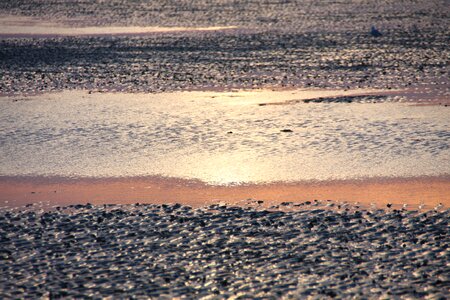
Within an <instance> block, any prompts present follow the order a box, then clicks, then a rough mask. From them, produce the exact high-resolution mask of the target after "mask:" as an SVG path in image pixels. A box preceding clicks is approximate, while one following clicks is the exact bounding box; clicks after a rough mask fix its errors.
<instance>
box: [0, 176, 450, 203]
mask: <svg viewBox="0 0 450 300" xmlns="http://www.w3.org/2000/svg"><path fill="white" fill-rule="evenodd" d="M449 190H450V178H449V177H448V176H447V177H445V176H444V177H422V178H420V177H419V178H389V179H388V178H378V179H375V178H374V179H365V180H336V181H321V182H297V183H284V182H281V183H268V184H244V185H226V186H220V185H209V184H205V183H203V182H201V181H193V180H183V179H175V178H160V177H135V178H103V179H98V178H97V179H95V178H61V177H0V203H1V205H2V206H12V207H14V206H22V205H25V204H29V203H39V202H41V201H42V202H46V203H47V204H48V205H67V204H75V203H92V204H105V203H117V204H128V203H136V202H139V203H153V204H162V203H182V204H185V205H191V206H194V207H199V206H203V205H209V204H212V203H220V202H223V203H227V204H232V205H246V204H248V202H249V200H248V199H253V200H264V203H263V204H262V205H263V206H265V207H269V206H271V205H276V204H279V203H281V202H285V201H293V202H304V201H313V200H315V199H317V200H322V201H325V200H329V199H331V200H334V201H338V202H349V203H352V204H354V203H355V202H359V203H360V205H362V206H364V205H366V206H369V205H371V204H372V203H373V204H376V205H377V206H379V207H381V206H385V205H386V204H387V203H392V204H394V207H395V206H402V205H403V204H408V207H410V208H417V207H418V206H419V205H421V204H422V205H425V208H427V207H428V208H433V207H434V206H436V205H439V204H442V205H444V206H445V207H448V206H450V193H449Z"/></svg>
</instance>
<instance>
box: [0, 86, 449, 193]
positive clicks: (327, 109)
mask: <svg viewBox="0 0 450 300" xmlns="http://www.w3.org/2000/svg"><path fill="white" fill-rule="evenodd" d="M379 93H382V91H381V92H379ZM370 94H376V92H375V91H370V90H365V91H364V90H359V91H358V90H356V91H347V92H344V91H319V90H309V91H304V90H284V91H270V90H255V91H236V92H173V93H165V94H126V93H88V92H87V91H71V92H69V91H67V92H62V93H53V94H43V95H37V96H33V97H24V98H17V97H16V98H14V97H3V98H0V101H1V106H2V110H1V111H0V153H1V156H0V175H3V176H18V175H19V176H20V175H36V176H41V175H45V176H75V177H77V176H89V177H124V176H149V175H150V176H152V175H161V176H168V177H179V178H185V179H200V180H202V181H204V182H206V183H212V184H221V185H227V184H238V183H248V182H252V183H263V182H273V181H288V182H290V181H305V180H329V179H357V178H366V177H391V176H396V177H409V176H439V175H445V174H449V170H450V163H449V158H450V150H449V141H450V139H449V137H450V131H449V130H448V128H450V126H449V125H450V111H449V109H448V108H447V107H444V106H436V105H429V106H417V105H412V104H410V103H403V102H401V101H395V102H393V101H380V102H378V101H375V103H369V102H374V101H371V100H370V99H371V98H370V97H369V98H367V99H368V100H367V101H365V100H361V101H356V102H355V101H350V102H351V103H347V102H345V101H344V102H339V101H337V102H333V101H317V103H315V102H311V101H307V102H303V101H302V100H304V99H309V100H311V99H316V100H317V99H325V100H326V99H329V98H326V97H333V96H352V95H353V96H355V95H370ZM319 97H321V98H319ZM331 99H333V98H331ZM343 99H344V100H345V99H346V98H343ZM349 99H352V98H351V97H350V98H349ZM355 99H356V98H355ZM391 100H392V99H391ZM268 103H270V104H283V105H267V104H268Z"/></svg>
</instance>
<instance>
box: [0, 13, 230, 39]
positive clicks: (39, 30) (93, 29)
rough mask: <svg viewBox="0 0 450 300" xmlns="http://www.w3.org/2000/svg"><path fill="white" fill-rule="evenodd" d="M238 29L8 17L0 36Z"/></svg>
mask: <svg viewBox="0 0 450 300" xmlns="http://www.w3.org/2000/svg"><path fill="white" fill-rule="evenodd" d="M230 29H237V27H236V26H210V27H158V26H85V27H76V26H70V27H69V26H65V25H64V24H59V23H54V22H50V21H42V20H39V19H36V18H31V17H13V16H6V17H4V18H3V20H2V21H0V36H7V37H13V36H18V37H21V36H26V37H40V36H42V37H53V36H54V37H57V36H106V35H143V34H153V33H170V32H201V31H218V30H230Z"/></svg>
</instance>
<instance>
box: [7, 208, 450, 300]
mask: <svg viewBox="0 0 450 300" xmlns="http://www.w3.org/2000/svg"><path fill="white" fill-rule="evenodd" d="M32 208H33V207H31V208H28V209H27V210H25V211H21V212H15V211H3V212H1V213H0V221H1V222H0V224H1V227H0V269H1V270H2V276H1V277H0V296H1V297H2V298H22V297H27V298H37V297H40V296H49V297H100V296H114V297H127V296H130V295H133V296H139V295H142V296H144V295H145V296H150V297H163V296H166V297H170V298H173V297H182V296H186V297H188V298H200V297H203V296H211V295H217V298H223V297H233V298H235V297H251V298H255V297H269V298H279V297H285V298H305V297H313V298H323V297H336V296H337V297H342V298H349V297H356V298H365V297H368V298H380V297H387V298H396V297H408V298H424V297H431V298H433V299H438V298H439V299H441V298H442V299H444V298H445V295H446V294H447V293H448V282H449V274H450V270H449V259H448V258H449V256H448V249H447V248H448V244H449V242H450V241H449V236H448V231H447V229H448V219H449V213H450V211H449V210H446V211H429V212H426V213H423V212H422V213H419V212H414V211H400V210H388V211H384V210H374V211H358V210H356V211H353V210H348V211H340V212H338V211H331V210H321V209H317V210H312V211H311V210H307V211H296V212H282V211H272V212H270V211H257V210H253V209H249V208H240V207H227V206H218V205H215V206H211V207H209V208H200V209H192V208H190V207H187V206H181V205H162V206H157V205H145V206H144V205H128V206H92V205H89V204H88V205H85V206H83V205H77V206H72V207H71V208H68V209H61V208H59V209H58V210H55V211H51V212H39V211H34V210H32Z"/></svg>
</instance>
